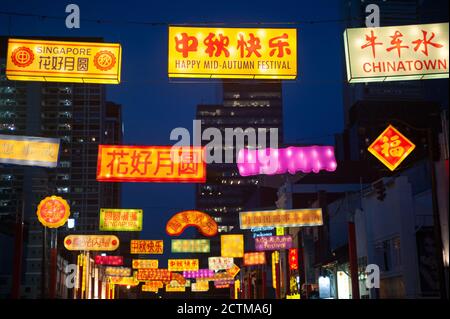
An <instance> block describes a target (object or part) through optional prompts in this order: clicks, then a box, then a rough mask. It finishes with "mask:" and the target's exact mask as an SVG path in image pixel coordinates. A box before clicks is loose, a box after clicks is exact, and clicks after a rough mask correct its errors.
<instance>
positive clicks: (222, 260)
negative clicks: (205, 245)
mask: <svg viewBox="0 0 450 319" xmlns="http://www.w3.org/2000/svg"><path fill="white" fill-rule="evenodd" d="M233 265H234V259H233V258H230V257H209V258H208V268H209V269H210V270H223V269H230V268H231V267H233Z"/></svg>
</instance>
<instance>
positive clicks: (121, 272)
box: [105, 267, 131, 277]
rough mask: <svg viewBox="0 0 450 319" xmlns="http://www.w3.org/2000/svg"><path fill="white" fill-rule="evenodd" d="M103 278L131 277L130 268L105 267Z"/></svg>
mask: <svg viewBox="0 0 450 319" xmlns="http://www.w3.org/2000/svg"><path fill="white" fill-rule="evenodd" d="M105 276H111V277H131V268H128V267H106V268H105Z"/></svg>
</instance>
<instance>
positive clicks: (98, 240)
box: [64, 235, 119, 251]
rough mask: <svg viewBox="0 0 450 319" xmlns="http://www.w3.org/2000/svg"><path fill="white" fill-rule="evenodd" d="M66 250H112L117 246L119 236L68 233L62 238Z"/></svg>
mask: <svg viewBox="0 0 450 319" xmlns="http://www.w3.org/2000/svg"><path fill="white" fill-rule="evenodd" d="M64 247H65V248H66V249H67V250H80V251H113V250H116V249H117V248H119V238H117V236H114V235H68V236H66V237H65V238H64Z"/></svg>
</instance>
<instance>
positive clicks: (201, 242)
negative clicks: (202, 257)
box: [172, 239, 210, 253]
mask: <svg viewBox="0 0 450 319" xmlns="http://www.w3.org/2000/svg"><path fill="white" fill-rule="evenodd" d="M209 250H210V242H209V239H172V253H209Z"/></svg>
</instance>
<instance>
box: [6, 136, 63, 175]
mask: <svg viewBox="0 0 450 319" xmlns="http://www.w3.org/2000/svg"><path fill="white" fill-rule="evenodd" d="M59 143H60V141H59V139H57V138H42V137H29V136H18V135H1V134H0V163H3V164H16V165H29V166H42V167H56V166H57V165H58V155H59Z"/></svg>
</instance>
